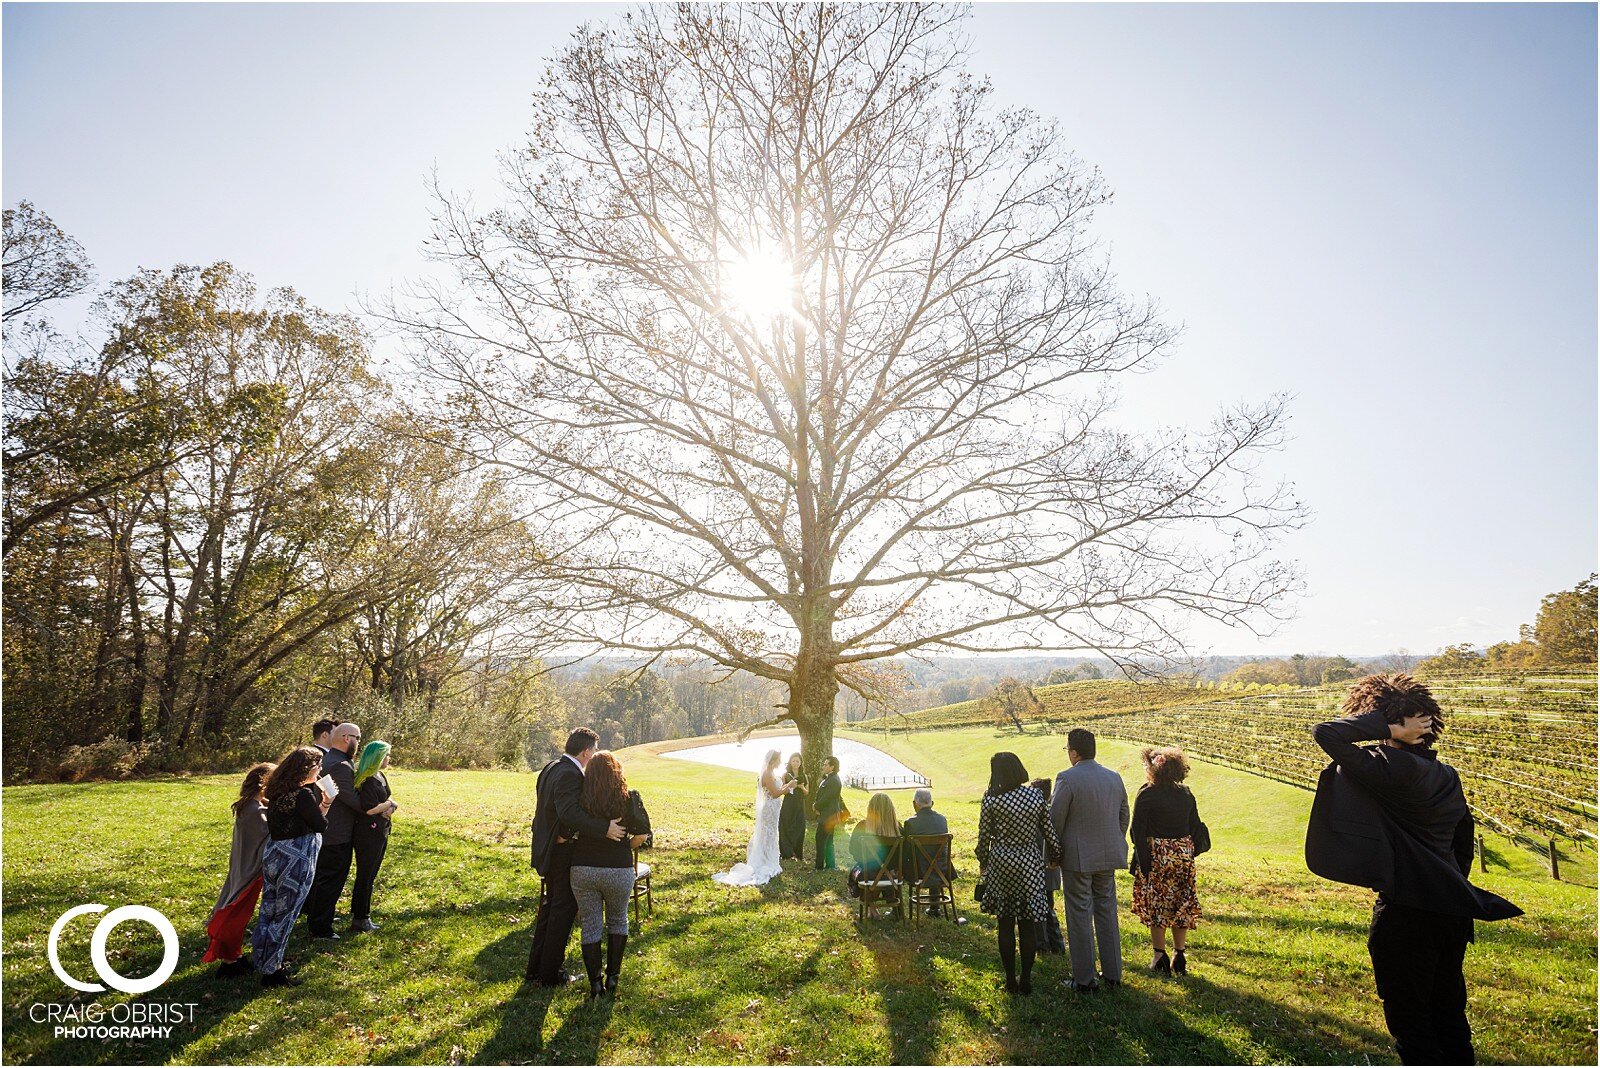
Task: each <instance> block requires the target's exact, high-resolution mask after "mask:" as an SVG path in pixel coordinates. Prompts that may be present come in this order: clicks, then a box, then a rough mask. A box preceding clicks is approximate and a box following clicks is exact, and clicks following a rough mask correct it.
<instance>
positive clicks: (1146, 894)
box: [1128, 749, 1211, 975]
mask: <svg viewBox="0 0 1600 1068" xmlns="http://www.w3.org/2000/svg"><path fill="white" fill-rule="evenodd" d="M1139 759H1140V760H1142V761H1143V762H1144V769H1145V779H1146V782H1145V784H1144V785H1143V786H1141V787H1139V793H1138V795H1137V796H1136V797H1135V798H1134V800H1133V823H1132V825H1131V826H1130V827H1129V829H1128V834H1129V836H1130V837H1131V838H1132V839H1133V914H1134V915H1135V916H1137V917H1139V922H1140V923H1142V924H1144V925H1145V926H1146V927H1148V928H1150V943H1151V945H1152V946H1153V947H1154V948H1155V956H1154V958H1153V959H1152V960H1151V962H1150V970H1151V971H1153V972H1156V973H1157V974H1159V975H1171V974H1173V973H1174V972H1176V973H1177V974H1178V975H1186V974H1188V971H1189V963H1188V959H1187V958H1186V957H1185V956H1184V947H1185V946H1186V945H1187V943H1188V938H1189V932H1190V931H1192V930H1194V928H1195V925H1196V924H1197V923H1199V922H1200V898H1199V896H1198V895H1197V894H1196V893H1195V878H1194V858H1195V857H1197V856H1198V855H1200V854H1201V853H1203V852H1205V850H1206V849H1208V848H1210V844H1211V843H1210V841H1209V840H1208V838H1209V836H1208V835H1206V834H1205V824H1203V823H1201V822H1200V807H1199V803H1198V802H1197V801H1196V800H1195V796H1194V793H1193V792H1192V791H1190V789H1189V788H1188V787H1187V786H1184V785H1183V780H1184V779H1185V778H1187V777H1188V775H1189V761H1188V760H1187V759H1186V758H1185V757H1184V755H1183V750H1181V749H1143V750H1140V752H1139ZM1168 928H1171V930H1172V949H1173V955H1172V957H1171V959H1168V957H1167V929H1168Z"/></svg>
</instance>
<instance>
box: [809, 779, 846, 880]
mask: <svg viewBox="0 0 1600 1068" xmlns="http://www.w3.org/2000/svg"><path fill="white" fill-rule="evenodd" d="M843 794H844V784H843V783H841V782H840V781H839V759H838V758H837V757H827V758H826V759H824V760H823V762H822V779H821V780H820V781H819V782H818V783H817V798H816V801H815V804H816V806H817V870H818V871H822V870H823V869H824V868H837V867H838V865H837V864H835V863H834V858H833V834H834V832H835V831H836V830H838V829H839V824H841V823H843V822H844V818H845V817H846V816H848V815H850V812H849V810H847V809H846V808H845V807H844V799H843Z"/></svg>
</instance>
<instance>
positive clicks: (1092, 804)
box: [1050, 727, 1128, 993]
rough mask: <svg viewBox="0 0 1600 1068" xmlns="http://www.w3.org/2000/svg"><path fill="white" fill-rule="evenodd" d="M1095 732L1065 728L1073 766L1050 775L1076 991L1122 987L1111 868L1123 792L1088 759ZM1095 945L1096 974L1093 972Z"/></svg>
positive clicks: (1121, 848) (1122, 836)
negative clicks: (1053, 784) (1053, 777)
mask: <svg viewBox="0 0 1600 1068" xmlns="http://www.w3.org/2000/svg"><path fill="white" fill-rule="evenodd" d="M1094 754H1095V741H1094V735H1093V734H1091V733H1089V732H1088V731H1086V730H1084V729H1083V728H1081V727H1077V728H1074V729H1073V730H1071V731H1069V732H1067V759H1068V760H1070V761H1071V762H1072V766H1071V767H1069V768H1068V769H1067V770H1066V771H1063V772H1062V773H1061V774H1060V775H1057V776H1056V788H1055V791H1054V792H1053V793H1052V794H1051V797H1050V822H1052V823H1054V824H1055V827H1056V837H1057V838H1058V839H1059V840H1060V842H1061V891H1062V897H1064V898H1065V899H1066V906H1067V947H1068V949H1069V950H1070V951H1071V953H1072V979H1071V981H1070V985H1071V986H1072V987H1073V989H1075V990H1077V991H1078V992H1080V993H1084V992H1087V991H1090V990H1094V989H1096V988H1097V987H1099V985H1100V982H1101V981H1103V982H1104V983H1105V985H1106V986H1121V985H1122V933H1121V931H1119V930H1118V928H1117V872H1118V871H1120V870H1121V869H1123V868H1126V867H1127V866H1128V789H1127V787H1126V786H1124V785H1123V783H1122V776H1121V775H1118V774H1117V773H1116V772H1114V771H1112V770H1111V769H1110V768H1108V767H1105V766H1103V765H1101V764H1098V763H1096V762H1095V759H1094ZM1097 942H1098V943H1099V946H1100V979H1099V980H1097V979H1096V978H1095V974H1094V955H1095V944H1096V943H1097Z"/></svg>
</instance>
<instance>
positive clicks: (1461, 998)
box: [1367, 898, 1476, 1064]
mask: <svg viewBox="0 0 1600 1068" xmlns="http://www.w3.org/2000/svg"><path fill="white" fill-rule="evenodd" d="M1471 940H1472V920H1471V919H1470V918H1469V917H1465V916H1446V915H1443V914H1442V913H1438V912H1429V911H1427V910H1426V909H1419V908H1413V907H1411V906H1409V905H1397V904H1394V903H1392V902H1385V901H1384V900H1383V899H1381V898H1380V899H1379V900H1378V903H1377V904H1376V905H1374V906H1373V908H1372V928H1371V930H1370V931H1369V932H1368V934H1367V952H1368V953H1370V954H1371V955H1372V977H1373V979H1375V980H1376V981H1377V986H1378V997H1379V998H1381V999H1382V1000H1383V1019H1384V1023H1386V1024H1387V1025H1388V1027H1389V1033H1390V1034H1391V1035H1393V1036H1394V1044H1395V1050H1396V1052H1398V1053H1399V1054H1400V1063H1401V1064H1473V1063H1476V1062H1475V1061H1474V1059H1473V1052H1472V1028H1471V1027H1470V1026H1468V1024H1467V982H1466V980H1465V979H1463V978H1462V976H1461V962H1462V959H1463V958H1464V957H1465V956H1466V952H1467V943H1468V942H1470V941H1471Z"/></svg>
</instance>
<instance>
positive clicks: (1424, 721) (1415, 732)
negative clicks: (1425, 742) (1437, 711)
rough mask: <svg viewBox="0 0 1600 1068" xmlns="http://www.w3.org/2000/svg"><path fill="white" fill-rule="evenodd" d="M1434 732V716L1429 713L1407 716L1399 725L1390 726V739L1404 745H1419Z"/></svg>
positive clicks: (1392, 724)
mask: <svg viewBox="0 0 1600 1068" xmlns="http://www.w3.org/2000/svg"><path fill="white" fill-rule="evenodd" d="M1432 730H1433V716H1432V715H1431V714H1429V713H1427V712H1423V713H1420V714H1418V715H1415V716H1407V717H1406V718H1405V719H1403V720H1401V721H1400V722H1399V723H1391V724H1389V737H1390V738H1393V739H1394V740H1395V741H1397V742H1399V743H1401V744H1402V745H1419V744H1421V742H1422V739H1423V738H1424V737H1425V736H1426V735H1427V734H1429V733H1430V732H1432Z"/></svg>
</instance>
